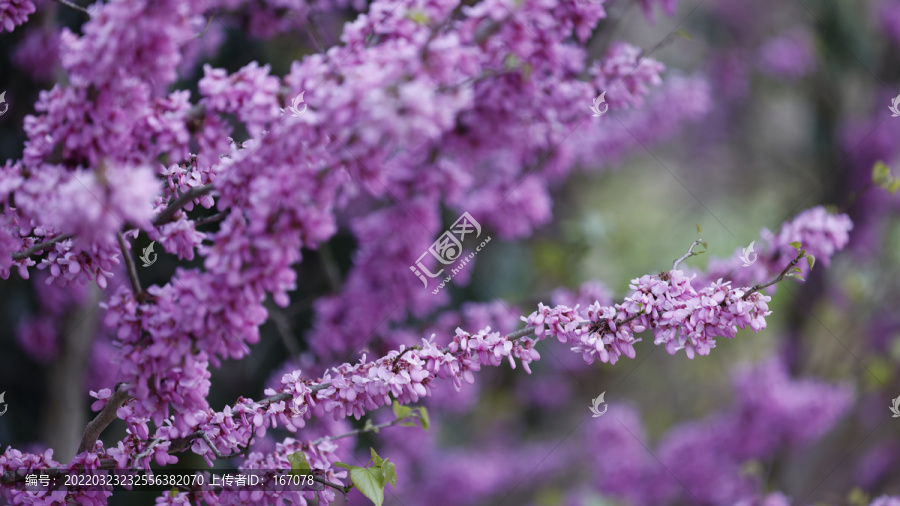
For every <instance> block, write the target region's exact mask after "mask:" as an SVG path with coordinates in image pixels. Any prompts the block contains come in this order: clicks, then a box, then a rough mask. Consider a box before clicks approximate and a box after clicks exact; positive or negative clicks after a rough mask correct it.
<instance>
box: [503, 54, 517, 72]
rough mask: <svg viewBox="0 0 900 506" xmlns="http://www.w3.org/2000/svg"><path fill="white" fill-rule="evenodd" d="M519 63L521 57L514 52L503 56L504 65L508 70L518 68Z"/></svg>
mask: <svg viewBox="0 0 900 506" xmlns="http://www.w3.org/2000/svg"><path fill="white" fill-rule="evenodd" d="M519 63H520V61H519V57H518V56H516V55H514V54H512V53H509V54H507V55H506V57H504V58H503V67H504V68H506V70H513V69H515V68H518V67H519Z"/></svg>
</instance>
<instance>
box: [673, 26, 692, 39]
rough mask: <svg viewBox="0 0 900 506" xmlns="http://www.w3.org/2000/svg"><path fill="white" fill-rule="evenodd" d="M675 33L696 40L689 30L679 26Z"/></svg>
mask: <svg viewBox="0 0 900 506" xmlns="http://www.w3.org/2000/svg"><path fill="white" fill-rule="evenodd" d="M675 35H678V36H679V37H684V38H685V39H687V40H694V38H693V37H691V34H689V33H688V32H687V30H685V29H684V28H679V29H678V30H675Z"/></svg>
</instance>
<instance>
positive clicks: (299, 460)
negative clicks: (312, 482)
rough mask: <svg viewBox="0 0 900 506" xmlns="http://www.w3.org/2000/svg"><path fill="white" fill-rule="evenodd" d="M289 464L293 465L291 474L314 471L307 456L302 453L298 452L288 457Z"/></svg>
mask: <svg viewBox="0 0 900 506" xmlns="http://www.w3.org/2000/svg"><path fill="white" fill-rule="evenodd" d="M287 459H288V462H290V463H291V473H292V474H293V472H294V471H308V470H310V469H312V467H311V466H310V465H309V461H308V460H306V455H304V454H303V452H301V451H297V452H294V453H291V454H289V455H288V456H287Z"/></svg>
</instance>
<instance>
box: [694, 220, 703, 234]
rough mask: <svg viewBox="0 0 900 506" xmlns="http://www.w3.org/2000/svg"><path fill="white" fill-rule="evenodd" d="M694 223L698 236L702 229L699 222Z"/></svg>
mask: <svg viewBox="0 0 900 506" xmlns="http://www.w3.org/2000/svg"><path fill="white" fill-rule="evenodd" d="M694 225H697V236H698V237H699V236H700V234H702V233H703V229H702V228H700V224H699V223H694Z"/></svg>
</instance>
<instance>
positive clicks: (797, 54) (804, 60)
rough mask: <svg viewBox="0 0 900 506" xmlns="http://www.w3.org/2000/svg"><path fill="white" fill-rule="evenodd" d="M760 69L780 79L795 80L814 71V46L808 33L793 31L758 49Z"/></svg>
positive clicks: (799, 30) (798, 30) (800, 30)
mask: <svg viewBox="0 0 900 506" xmlns="http://www.w3.org/2000/svg"><path fill="white" fill-rule="evenodd" d="M760 69H761V70H762V71H763V72H764V73H766V74H769V75H771V76H774V77H778V78H782V79H797V78H800V77H803V76H805V75H807V74H809V73H810V72H812V71H814V70H815V69H816V54H815V44H814V42H813V40H812V37H811V36H810V34H809V33H808V32H806V31H805V30H803V29H799V28H798V29H794V30H792V31H791V32H789V33H787V34H785V35H782V36H779V37H775V38H773V39H771V40H769V41H768V42H767V43H766V44H765V45H763V47H762V48H761V49H760Z"/></svg>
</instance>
